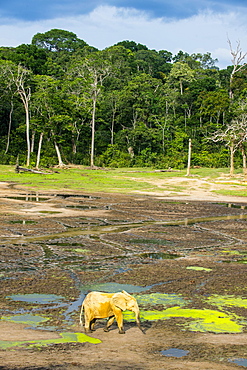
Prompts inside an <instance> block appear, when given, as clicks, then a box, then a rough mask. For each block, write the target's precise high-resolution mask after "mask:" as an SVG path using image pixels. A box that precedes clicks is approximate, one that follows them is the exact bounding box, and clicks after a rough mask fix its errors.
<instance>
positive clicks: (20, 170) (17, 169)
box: [15, 165, 47, 175]
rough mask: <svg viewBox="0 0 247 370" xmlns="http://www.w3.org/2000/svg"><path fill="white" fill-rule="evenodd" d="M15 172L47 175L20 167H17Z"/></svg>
mask: <svg viewBox="0 0 247 370" xmlns="http://www.w3.org/2000/svg"><path fill="white" fill-rule="evenodd" d="M15 172H17V173H20V172H31V173H40V174H42V175H47V173H46V172H42V171H38V170H32V169H31V168H25V167H20V166H18V165H16V167H15Z"/></svg>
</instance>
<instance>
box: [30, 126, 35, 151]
mask: <svg viewBox="0 0 247 370" xmlns="http://www.w3.org/2000/svg"><path fill="white" fill-rule="evenodd" d="M34 139H35V131H33V132H32V137H31V153H33V151H34Z"/></svg>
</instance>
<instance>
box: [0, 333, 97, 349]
mask: <svg viewBox="0 0 247 370" xmlns="http://www.w3.org/2000/svg"><path fill="white" fill-rule="evenodd" d="M59 335H60V338H57V339H44V340H30V341H15V342H14V341H5V340H1V341H0V348H1V349H7V348H11V347H20V346H24V345H25V346H27V347H28V348H32V347H42V346H47V345H52V344H60V343H86V342H88V343H92V344H98V343H101V340H99V339H97V338H91V337H89V336H88V335H86V334H83V333H69V332H68V333H60V334H59Z"/></svg>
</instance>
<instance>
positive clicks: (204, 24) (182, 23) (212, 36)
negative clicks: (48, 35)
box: [0, 6, 247, 68]
mask: <svg viewBox="0 0 247 370" xmlns="http://www.w3.org/2000/svg"><path fill="white" fill-rule="evenodd" d="M246 15H247V10H243V8H242V9H241V11H240V10H239V11H238V9H237V8H236V10H235V11H234V12H230V13H221V14H217V13H213V12H210V11H208V12H203V13H200V14H198V15H195V16H192V17H190V18H187V19H181V20H175V19H169V18H150V17H149V16H148V14H146V13H145V12H140V11H137V10H135V9H130V8H117V7H110V6H100V7H97V8H95V9H94V10H93V11H92V12H91V13H89V14H87V15H78V16H77V17H63V18H56V19H50V20H42V21H36V22H19V21H16V20H13V21H12V23H11V22H10V20H2V21H0V45H2V46H17V45H20V44H22V43H30V42H31V39H32V37H33V35H35V34H36V33H37V32H46V31H48V30H50V29H52V28H60V29H64V30H68V31H72V32H74V33H76V34H77V36H78V37H79V38H81V39H83V40H85V41H86V42H87V43H88V44H90V45H93V46H95V47H97V48H99V49H104V48H106V47H108V46H111V45H113V44H115V43H117V42H119V41H122V40H134V41H136V42H137V43H141V44H145V45H147V46H148V48H150V49H156V50H161V49H165V50H168V51H171V52H172V53H173V54H176V53H177V52H178V51H179V50H183V51H186V52H188V53H189V54H191V53H195V52H201V53H206V52H210V53H211V54H212V56H213V58H218V59H219V66H220V67H221V68H224V67H225V66H227V65H230V64H231V58H230V52H229V47H228V44H227V38H228V37H229V39H230V40H231V41H232V44H233V46H234V44H235V42H236V41H238V40H239V41H240V44H241V47H242V49H243V51H246V50H247V26H246V22H245V19H246Z"/></svg>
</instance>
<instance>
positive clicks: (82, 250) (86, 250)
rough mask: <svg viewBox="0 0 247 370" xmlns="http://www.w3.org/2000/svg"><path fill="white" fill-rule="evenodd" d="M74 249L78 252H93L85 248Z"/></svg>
mask: <svg viewBox="0 0 247 370" xmlns="http://www.w3.org/2000/svg"><path fill="white" fill-rule="evenodd" d="M73 251H75V252H77V253H90V252H91V251H90V250H89V249H83V248H76V249H73Z"/></svg>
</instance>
